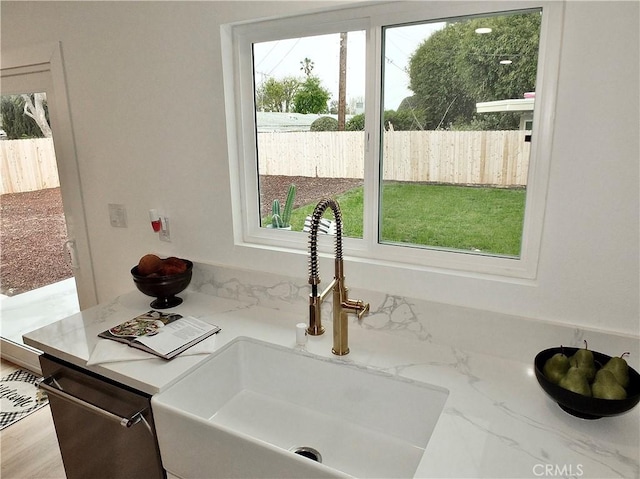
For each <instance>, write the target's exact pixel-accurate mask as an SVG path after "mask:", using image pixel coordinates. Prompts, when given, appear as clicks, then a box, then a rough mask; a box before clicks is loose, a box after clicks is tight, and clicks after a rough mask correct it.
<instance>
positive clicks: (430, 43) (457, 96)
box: [399, 12, 541, 129]
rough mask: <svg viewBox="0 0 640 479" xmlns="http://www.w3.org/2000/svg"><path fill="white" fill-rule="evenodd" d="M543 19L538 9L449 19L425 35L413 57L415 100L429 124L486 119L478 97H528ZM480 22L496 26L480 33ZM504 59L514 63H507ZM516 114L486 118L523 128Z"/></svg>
mask: <svg viewBox="0 0 640 479" xmlns="http://www.w3.org/2000/svg"><path fill="white" fill-rule="evenodd" d="M540 22H541V15H540V14H539V13H538V12H534V13H525V14H516V15H501V16H495V17H487V18H482V19H472V20H467V21H463V22H456V23H449V24H447V26H445V28H443V29H442V30H439V31H437V32H435V33H434V34H432V35H431V36H430V37H429V38H428V39H427V40H425V41H424V42H423V43H422V44H421V45H420V46H419V47H418V49H417V50H416V52H415V53H414V55H413V56H412V57H411V60H410V63H409V77H410V84H409V87H410V88H411V90H413V92H414V95H413V97H410V98H411V99H412V100H411V105H412V108H413V109H414V111H416V116H417V117H418V119H419V120H420V123H421V124H423V126H424V128H425V129H436V128H450V127H452V126H456V125H458V126H459V127H461V128H464V125H469V124H471V122H473V121H475V124H476V125H481V124H483V123H485V122H484V121H483V119H482V118H480V117H476V113H475V104H476V103H477V102H481V101H493V100H504V99H507V98H522V95H523V94H524V93H525V92H527V91H533V90H534V89H535V80H536V71H537V63H538V44H539V36H540ZM479 26H483V27H489V28H491V29H492V32H491V33H490V34H487V35H478V34H477V33H475V30H476V28H478V27H479ZM501 59H505V60H507V59H508V60H511V61H512V63H511V64H510V65H501V64H500V63H499V61H500V60H501ZM399 110H400V109H399ZM474 118H475V120H474ZM516 118H517V116H516V115H512V116H511V119H510V120H505V119H502V120H500V121H497V120H496V119H495V118H494V119H489V118H487V121H486V123H487V124H496V122H497V123H503V127H504V126H505V125H504V123H508V124H509V125H510V127H511V128H517V123H514V122H516Z"/></svg>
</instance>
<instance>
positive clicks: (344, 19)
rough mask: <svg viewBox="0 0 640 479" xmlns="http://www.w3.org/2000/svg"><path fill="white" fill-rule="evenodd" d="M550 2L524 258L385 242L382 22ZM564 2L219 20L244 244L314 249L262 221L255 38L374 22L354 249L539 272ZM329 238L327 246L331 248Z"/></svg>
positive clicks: (349, 244)
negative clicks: (381, 213) (381, 214)
mask: <svg viewBox="0 0 640 479" xmlns="http://www.w3.org/2000/svg"><path fill="white" fill-rule="evenodd" d="M535 8H542V10H543V17H542V26H541V34H540V47H539V56H538V71H537V85H536V107H535V110H534V124H535V125H536V128H535V129H534V131H533V133H532V145H531V156H530V162H529V165H530V166H529V173H528V185H527V200H526V207H525V218H524V224H523V235H522V246H521V253H520V256H519V258H508V257H501V256H493V255H482V254H477V253H465V252H464V251H460V250H443V249H432V248H428V247H411V246H408V245H402V246H398V245H390V244H381V243H379V242H378V226H377V221H378V219H377V216H378V212H377V209H378V205H379V184H380V168H379V164H380V154H379V150H380V145H381V138H380V127H379V125H380V122H381V118H380V115H381V108H380V107H379V102H380V101H381V95H380V91H381V87H382V78H381V73H382V68H381V64H380V62H381V60H380V59H381V49H382V39H381V32H382V26H392V25H397V24H402V23H411V22H416V21H420V22H422V21H436V20H439V19H447V18H453V17H467V16H472V15H479V14H491V13H497V12H509V11H513V10H527V9H535ZM563 13H564V2H555V1H498V2H434V3H432V2H394V3H385V4H378V3H375V4H365V5H360V6H350V7H343V8H336V9H332V10H325V11H317V12H314V13H309V14H303V15H295V16H291V17H284V18H278V19H269V20H259V21H255V22H242V23H237V24H229V25H223V26H222V28H221V37H222V55H223V77H224V91H225V107H226V118H227V139H228V147H229V167H230V179H231V192H232V208H233V218H234V219H233V232H234V241H235V244H236V245H237V246H243V247H249V248H253V247H257V248H266V249H270V250H274V251H296V252H300V251H306V249H307V241H308V235H307V234H306V233H302V232H293V231H281V230H277V229H267V228H261V227H260V226H259V225H260V217H259V204H258V181H257V174H256V171H257V161H258V160H257V153H256V141H257V139H256V133H255V132H256V127H255V110H254V98H253V95H254V93H253V68H252V57H251V45H252V43H257V42H266V41H273V40H279V39H284V38H294V37H298V36H299V37H304V36H310V35H320V34H327V33H339V32H341V31H353V30H366V36H367V42H366V44H367V47H366V50H367V51H366V60H367V61H366V64H367V67H366V68H367V75H366V94H365V105H366V107H365V108H366V112H365V113H366V114H365V132H364V134H365V135H366V138H367V141H366V153H365V174H364V188H365V198H367V201H365V204H364V218H363V238H362V239H354V238H344V241H343V250H344V253H345V255H346V256H352V257H357V258H361V259H364V260H366V261H368V262H370V263H377V264H381V265H390V266H398V267H405V268H406V267H410V268H416V267H418V268H426V269H432V268H436V269H438V270H448V271H451V272H456V273H462V274H468V273H473V274H482V275H490V276H498V277H507V278H509V277H511V278H523V279H535V278H536V275H537V269H538V257H539V251H540V245H541V241H542V233H543V231H542V229H543V223H544V213H545V207H546V195H547V185H548V179H549V170H550V158H551V150H552V143H553V130H554V128H553V124H554V118H555V103H556V94H557V79H558V70H559V59H560V45H561V37H562V35H561V33H562V22H563ZM330 250H331V246H330V245H327V246H326V251H330Z"/></svg>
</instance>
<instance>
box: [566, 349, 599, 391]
mask: <svg viewBox="0 0 640 479" xmlns="http://www.w3.org/2000/svg"><path fill="white" fill-rule="evenodd" d="M569 363H570V364H571V366H572V367H576V368H580V369H581V370H582V371H583V372H584V375H585V377H586V378H587V381H588V382H591V381H593V378H594V377H595V376H596V364H595V361H594V360H593V353H592V352H591V351H590V350H589V348H588V347H587V342H586V341H585V342H584V348H583V349H578V350H577V351H576V352H575V353H574V355H573V356H571V357H570V358H569Z"/></svg>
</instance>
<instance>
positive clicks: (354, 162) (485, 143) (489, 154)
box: [258, 130, 530, 187]
mask: <svg viewBox="0 0 640 479" xmlns="http://www.w3.org/2000/svg"><path fill="white" fill-rule="evenodd" d="M524 136H525V132H524V131H519V130H515V131H392V132H386V133H385V134H384V138H383V155H384V156H383V158H384V161H383V174H384V179H385V180H398V181H424V182H435V183H452V184H465V185H495V186H502V187H510V186H524V185H526V184H527V171H528V168H529V151H530V143H528V142H525V141H524V140H525V138H524ZM258 152H259V154H260V161H259V163H260V174H263V175H288V176H319V177H331V178H362V177H363V175H364V133H363V132H291V133H278V132H273V133H271V132H270V133H259V134H258Z"/></svg>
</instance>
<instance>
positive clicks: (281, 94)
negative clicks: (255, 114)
mask: <svg viewBox="0 0 640 479" xmlns="http://www.w3.org/2000/svg"><path fill="white" fill-rule="evenodd" d="M299 87H300V81H299V80H298V79H296V78H294V77H286V78H284V79H282V80H280V81H278V80H276V79H275V78H269V79H267V81H266V82H264V83H263V84H262V86H260V88H258V91H257V92H256V107H257V109H258V111H275V112H289V111H291V107H292V105H293V98H294V96H295V93H296V92H297V91H298V88H299Z"/></svg>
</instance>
